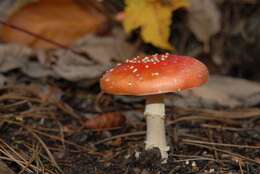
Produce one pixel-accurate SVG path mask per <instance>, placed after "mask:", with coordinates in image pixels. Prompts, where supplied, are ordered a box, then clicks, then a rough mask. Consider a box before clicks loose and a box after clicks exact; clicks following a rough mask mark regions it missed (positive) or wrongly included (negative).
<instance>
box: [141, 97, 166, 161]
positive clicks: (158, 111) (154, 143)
mask: <svg viewBox="0 0 260 174" xmlns="http://www.w3.org/2000/svg"><path fill="white" fill-rule="evenodd" d="M144 115H145V117H146V141H145V149H146V150H147V149H151V148H154V147H158V148H159V149H160V152H161V157H162V159H164V161H167V159H168V151H169V146H167V141H166V133H165V105H164V96H163V95H159V94H158V95H152V96H147V97H146V105H145V111H144Z"/></svg>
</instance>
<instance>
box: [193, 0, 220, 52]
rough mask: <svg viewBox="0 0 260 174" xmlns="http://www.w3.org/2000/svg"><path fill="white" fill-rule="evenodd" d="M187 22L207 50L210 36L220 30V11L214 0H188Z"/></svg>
mask: <svg viewBox="0 0 260 174" xmlns="http://www.w3.org/2000/svg"><path fill="white" fill-rule="evenodd" d="M190 2H191V7H190V9H189V15H188V24H189V28H190V29H191V31H192V32H193V33H194V34H195V36H196V37H197V39H198V40H200V41H201V42H203V43H204V48H205V51H206V52H207V51H209V41H210V38H211V37H212V36H213V35H215V34H216V33H218V32H219V31H220V27H221V23H220V12H219V9H218V8H217V6H216V3H215V1H214V0H190Z"/></svg>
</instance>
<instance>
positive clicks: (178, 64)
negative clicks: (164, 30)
mask: <svg viewBox="0 0 260 174" xmlns="http://www.w3.org/2000/svg"><path fill="white" fill-rule="evenodd" d="M207 80H208V69H207V67H206V66H205V65H204V64H203V63H201V62H200V61H198V60H197V59H195V58H192V57H188V56H179V55H172V54H168V53H166V54H162V55H158V54H155V55H152V56H145V57H139V56H137V57H135V58H133V59H131V60H126V61H125V62H124V63H122V64H118V65H117V66H116V67H115V68H112V69H110V70H109V71H107V72H106V73H105V74H104V75H103V77H102V78H101V80H100V85H101V89H102V90H103V91H104V92H106V93H110V94H117V95H136V96H143V95H152V94H161V93H168V92H176V91H180V90H184V89H188V88H193V87H196V86H200V85H202V84H204V83H205V82H207Z"/></svg>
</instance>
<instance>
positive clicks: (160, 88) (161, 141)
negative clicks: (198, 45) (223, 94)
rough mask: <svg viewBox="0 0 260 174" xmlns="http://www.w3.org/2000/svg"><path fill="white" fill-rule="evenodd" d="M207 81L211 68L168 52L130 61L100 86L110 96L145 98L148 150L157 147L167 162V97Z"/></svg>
mask: <svg viewBox="0 0 260 174" xmlns="http://www.w3.org/2000/svg"><path fill="white" fill-rule="evenodd" d="M207 80H208V69H207V67H206V66H205V65H204V64H203V63H201V62H200V61H198V60H197V59H195V58H192V57H188V56H178V55H172V54H168V53H166V54H162V55H159V54H155V55H151V56H145V57H139V56H137V57H135V58H133V59H130V60H126V61H125V62H124V63H122V64H118V65H117V66H116V67H115V68H112V69H110V70H109V71H107V72H106V73H105V74H104V75H103V77H102V78H101V80H100V85H101V89H102V90H103V91H104V92H106V93H110V94H115V95H133V96H145V99H146V105H145V111H144V115H145V117H146V123H147V126H146V127H147V128H146V129H147V131H146V141H145V149H146V150H147V149H151V148H154V147H157V148H159V150H160V152H161V157H162V158H163V159H164V160H167V158H168V150H169V146H167V142H166V134H165V105H164V95H163V94H164V93H169V92H178V91H181V90H184V89H189V88H193V87H196V86H200V85H202V84H204V83H205V82H207Z"/></svg>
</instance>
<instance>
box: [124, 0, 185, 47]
mask: <svg viewBox="0 0 260 174" xmlns="http://www.w3.org/2000/svg"><path fill="white" fill-rule="evenodd" d="M125 3H126V9H125V20H124V28H125V31H126V32H131V31H133V30H134V29H137V28H139V27H140V28H141V36H142V38H143V40H144V41H145V42H147V43H151V44H153V45H155V46H157V47H160V48H163V49H168V50H172V49H173V47H172V46H171V44H170V43H169V42H168V39H169V36H170V25H171V17H172V12H174V11H175V10H177V9H179V8H187V7H188V6H189V3H188V1H187V0H170V1H169V3H166V4H163V3H161V0H126V1H125Z"/></svg>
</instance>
